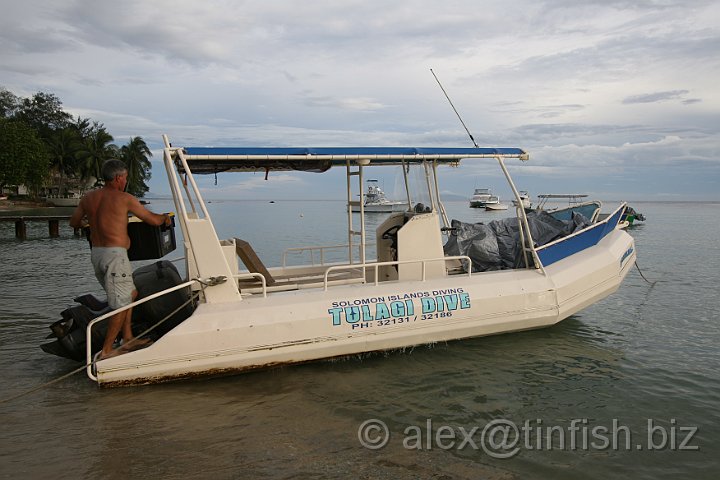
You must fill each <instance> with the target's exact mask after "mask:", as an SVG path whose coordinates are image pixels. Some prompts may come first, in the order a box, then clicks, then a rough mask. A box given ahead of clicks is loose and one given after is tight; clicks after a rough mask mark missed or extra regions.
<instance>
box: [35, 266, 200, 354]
mask: <svg viewBox="0 0 720 480" xmlns="http://www.w3.org/2000/svg"><path fill="white" fill-rule="evenodd" d="M133 281H134V282H135V287H136V288H137V291H138V297H137V299H138V300H140V299H143V298H145V297H147V296H149V295H152V294H153V293H157V292H160V291H163V290H165V289H168V288H172V287H174V286H176V285H179V284H181V283H182V278H180V274H179V273H178V271H177V268H175V265H173V264H172V263H171V262H169V261H167V260H161V261H158V262H155V263H153V264H150V265H145V266H144V267H140V268H138V269H136V270H135V271H134V272H133ZM189 299H190V288H189V287H188V288H184V289H181V290H176V291H174V292H171V293H168V294H166V295H163V296H161V297H158V298H155V299H153V300H150V301H148V302H145V303H143V304H141V305H139V306H138V307H136V308H135V309H133V322H132V324H133V334H135V335H138V334H140V333H142V332H144V331H145V330H147V329H148V328H150V327H151V326H153V325H155V324H156V323H157V322H159V321H161V320H163V319H164V318H165V317H166V316H168V315H169V314H170V313H172V312H173V311H174V310H176V309H178V308H179V307H181V306H182V308H180V309H179V310H178V311H177V312H176V313H174V314H173V315H172V316H171V317H169V318H167V319H166V320H165V321H163V322H162V323H161V324H160V325H159V326H158V327H156V328H155V329H153V330H152V332H150V333H149V334H148V337H149V338H152V339H153V340H157V339H158V338H160V337H161V336H163V335H165V334H166V333H167V332H169V331H170V330H172V329H173V328H174V327H176V326H177V325H179V324H180V323H182V321H183V320H185V319H186V318H188V317H189V316H190V315H192V312H193V310H194V309H195V306H194V305H193V304H192V302H188V300H189ZM74 301H75V302H77V303H78V304H79V305H75V306H73V307H70V308H67V309H65V310H63V311H62V312H61V314H60V315H61V317H62V318H61V319H60V320H58V321H57V322H55V323H53V324H52V325H50V330H52V333H51V334H50V335H48V337H47V338H54V339H55V340H54V341H52V342H49V343H45V344H43V345H40V348H42V349H43V351H45V352H47V353H51V354H53V355H58V356H60V357H65V358H69V359H71V360H76V361H78V362H83V361H85V355H86V352H85V350H86V345H87V338H86V332H87V326H88V324H89V323H90V322H91V321H92V320H93V319H94V318H97V317H99V316H100V315H104V314H106V313H107V312H109V311H110V307H109V306H108V304H107V302H103V301H100V300H98V299H97V298H95V297H94V296H93V295H90V294H87V295H82V296H80V297H77V298H75V299H74ZM183 304H185V305H183ZM106 333H107V322H101V323H100V324H98V325H96V326H94V327H93V329H92V340H91V341H92V347H91V350H92V353H93V354H95V352H99V351H100V350H101V349H102V345H103V342H104V341H105V334H106Z"/></svg>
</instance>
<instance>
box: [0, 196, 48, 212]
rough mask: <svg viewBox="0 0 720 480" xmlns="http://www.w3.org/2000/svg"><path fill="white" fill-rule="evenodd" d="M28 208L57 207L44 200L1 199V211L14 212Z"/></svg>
mask: <svg viewBox="0 0 720 480" xmlns="http://www.w3.org/2000/svg"><path fill="white" fill-rule="evenodd" d="M28 208H57V207H55V206H54V205H52V204H51V203H48V202H44V201H42V200H11V199H7V200H0V212H13V211H16V210H27V209H28Z"/></svg>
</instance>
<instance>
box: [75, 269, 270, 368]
mask: <svg viewBox="0 0 720 480" xmlns="http://www.w3.org/2000/svg"><path fill="white" fill-rule="evenodd" d="M196 282H198V283H201V282H200V280H199V279H192V280H189V281H187V282H184V283H181V284H180V285H175V286H174V287H171V288H166V289H165V290H162V291H160V292H157V293H153V294H152V295H148V296H147V297H144V298H142V299H140V300H136V301H134V302H132V303H130V304H129V305H125V306H124V307H120V308H118V309H116V310H112V311H110V312H107V313H105V314H103V315H100V316H99V317H97V318H94V319H92V320H91V321H90V322H89V323H88V325H87V327H86V329H85V335H86V336H85V338H86V339H87V341H86V342H85V343H86V345H85V354H86V359H85V365H86V371H87V376H88V377H89V378H90V380H93V381H95V382H97V381H98V378H97V375H95V373H93V365H94V364H95V362H94V361H93V358H92V343H93V342H92V328H93V327H94V326H95V325H96V324H97V323H100V322H102V321H104V320H107V319H108V318H110V317H112V316H114V315H116V314H118V313H121V312H124V311H125V310H130V309H131V308H134V307H137V306H138V305H142V304H143V303H145V302H149V301H150V300H154V299H156V298H158V297H162V296H163V295H167V294H168V293H172V292H174V291H176V290H182V289H183V288H187V287H189V286H191V285H193V284H194V283H196ZM263 282H264V280H263Z"/></svg>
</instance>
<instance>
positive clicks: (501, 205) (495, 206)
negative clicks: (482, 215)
mask: <svg viewBox="0 0 720 480" xmlns="http://www.w3.org/2000/svg"><path fill="white" fill-rule="evenodd" d="M507 209H508V206H507V205H505V204H504V203H492V204H490V203H489V204H487V205H485V210H489V211H494V210H507Z"/></svg>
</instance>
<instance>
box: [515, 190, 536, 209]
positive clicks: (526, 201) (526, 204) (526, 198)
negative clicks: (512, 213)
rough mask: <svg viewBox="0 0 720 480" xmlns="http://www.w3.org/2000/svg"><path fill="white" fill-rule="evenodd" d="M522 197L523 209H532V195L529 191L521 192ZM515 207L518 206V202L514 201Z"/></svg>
mask: <svg viewBox="0 0 720 480" xmlns="http://www.w3.org/2000/svg"><path fill="white" fill-rule="evenodd" d="M518 193H519V196H520V202H521V204H522V207H523V208H532V202H531V201H530V194H529V193H528V192H527V190H520V191H519V192H518ZM512 203H513V205H514V206H516V207H517V206H518V201H517V200H513V201H512Z"/></svg>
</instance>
